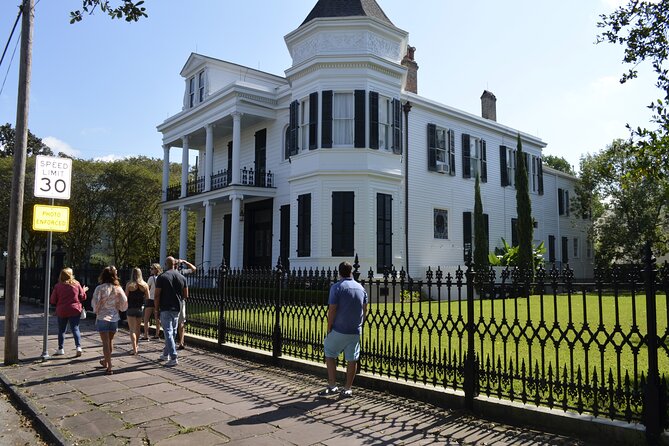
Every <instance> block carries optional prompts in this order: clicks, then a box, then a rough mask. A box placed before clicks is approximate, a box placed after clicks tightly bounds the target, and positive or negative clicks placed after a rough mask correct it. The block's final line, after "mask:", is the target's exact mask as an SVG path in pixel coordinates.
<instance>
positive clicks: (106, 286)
mask: <svg viewBox="0 0 669 446" xmlns="http://www.w3.org/2000/svg"><path fill="white" fill-rule="evenodd" d="M98 282H99V283H100V285H98V286H97V287H96V288H95V291H94V292H93V299H92V301H91V304H92V306H93V311H95V316H96V319H95V328H96V329H97V330H98V332H99V333H100V339H101V340H102V359H101V360H100V365H101V366H102V367H104V368H105V369H106V373H107V375H111V374H112V373H114V372H113V371H112V362H111V355H112V351H113V350H114V335H115V334H116V332H117V331H118V321H119V319H120V316H119V311H125V310H127V309H128V298H127V297H126V295H125V293H124V292H123V288H121V285H120V283H119V280H118V274H117V272H116V268H115V267H113V266H108V267H106V268H105V269H103V270H102V273H100V277H99V278H98Z"/></svg>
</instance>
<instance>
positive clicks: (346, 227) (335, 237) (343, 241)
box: [332, 192, 355, 256]
mask: <svg viewBox="0 0 669 446" xmlns="http://www.w3.org/2000/svg"><path fill="white" fill-rule="evenodd" d="M354 198H355V194H354V193H353V192H332V255H333V256H352V255H354V254H355V253H354V246H353V245H354V243H353V242H354V239H353V234H354V224H355V222H354Z"/></svg>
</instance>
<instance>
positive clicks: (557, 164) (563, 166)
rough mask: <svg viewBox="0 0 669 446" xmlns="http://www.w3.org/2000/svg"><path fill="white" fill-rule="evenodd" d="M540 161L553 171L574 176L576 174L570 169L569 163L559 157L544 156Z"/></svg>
mask: <svg viewBox="0 0 669 446" xmlns="http://www.w3.org/2000/svg"><path fill="white" fill-rule="evenodd" d="M542 161H543V163H544V164H545V165H546V166H548V167H552V168H553V169H555V170H559V171H560V172H564V173H568V174H569V175H574V176H576V172H574V168H573V167H571V164H569V161H567V160H566V159H564V158H563V157H561V156H554V155H544V156H543V157H542Z"/></svg>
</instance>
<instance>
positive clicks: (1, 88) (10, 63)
mask: <svg viewBox="0 0 669 446" xmlns="http://www.w3.org/2000/svg"><path fill="white" fill-rule="evenodd" d="M20 41H21V39H18V40H17V41H16V45H14V51H12V58H11V60H10V61H9V66H8V67H7V72H6V73H5V78H4V79H3V80H2V86H1V87H0V95H2V91H3V90H4V89H5V82H7V76H9V70H10V69H11V68H12V62H13V61H14V55H15V54H16V48H18V47H19V42H20Z"/></svg>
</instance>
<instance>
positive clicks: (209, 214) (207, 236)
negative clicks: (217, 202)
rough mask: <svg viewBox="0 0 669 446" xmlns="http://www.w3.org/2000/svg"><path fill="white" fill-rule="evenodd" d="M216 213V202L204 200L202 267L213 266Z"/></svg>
mask: <svg viewBox="0 0 669 446" xmlns="http://www.w3.org/2000/svg"><path fill="white" fill-rule="evenodd" d="M213 214H214V203H213V202H211V201H209V200H207V201H205V202H204V251H203V253H202V267H203V268H210V267H211V224H212V220H213Z"/></svg>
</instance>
